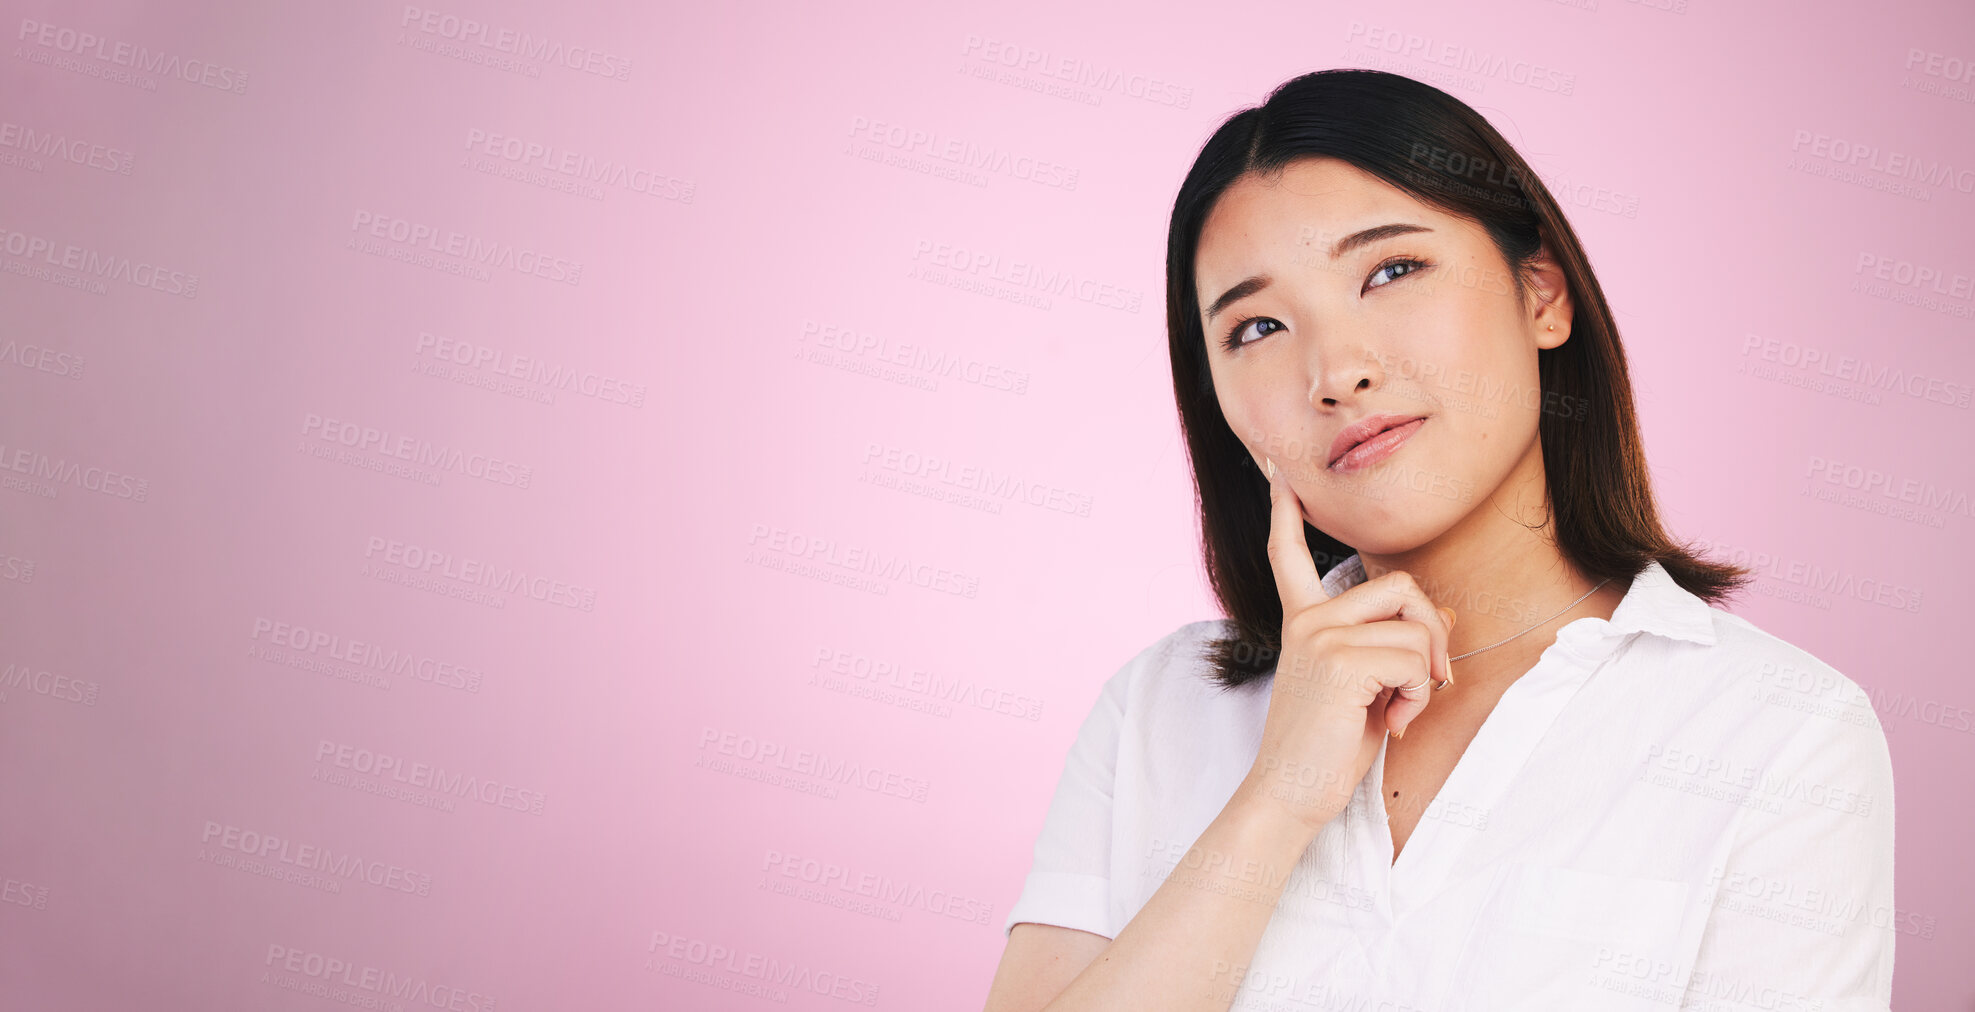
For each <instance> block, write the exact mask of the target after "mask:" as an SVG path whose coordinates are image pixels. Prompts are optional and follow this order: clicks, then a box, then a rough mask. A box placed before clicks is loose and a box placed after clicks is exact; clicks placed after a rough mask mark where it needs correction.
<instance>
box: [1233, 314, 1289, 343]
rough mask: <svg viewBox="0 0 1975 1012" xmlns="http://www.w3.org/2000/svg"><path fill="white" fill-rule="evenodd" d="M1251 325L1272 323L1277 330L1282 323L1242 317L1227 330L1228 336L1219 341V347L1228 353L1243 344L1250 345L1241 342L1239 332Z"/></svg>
mask: <svg viewBox="0 0 1975 1012" xmlns="http://www.w3.org/2000/svg"><path fill="white" fill-rule="evenodd" d="M1251 323H1273V324H1275V325H1276V327H1278V328H1280V327H1281V326H1282V321H1280V320H1275V319H1271V318H1270V317H1267V316H1245V317H1242V318H1241V319H1239V320H1236V321H1234V326H1232V327H1229V328H1228V336H1227V337H1225V338H1222V339H1221V347H1223V348H1226V349H1227V350H1229V351H1233V350H1235V349H1236V348H1239V347H1241V346H1242V345H1244V344H1248V343H1250V342H1248V341H1243V340H1242V339H1241V332H1242V331H1243V330H1246V329H1248V325H1249V324H1251Z"/></svg>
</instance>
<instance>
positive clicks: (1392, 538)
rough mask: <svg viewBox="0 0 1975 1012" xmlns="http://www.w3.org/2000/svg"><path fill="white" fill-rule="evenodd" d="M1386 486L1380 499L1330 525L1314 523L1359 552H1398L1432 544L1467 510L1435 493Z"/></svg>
mask: <svg viewBox="0 0 1975 1012" xmlns="http://www.w3.org/2000/svg"><path fill="white" fill-rule="evenodd" d="M1388 490H1389V491H1388V494H1387V496H1386V498H1385V499H1384V500H1382V501H1375V502H1369V503H1366V504H1364V505H1363V506H1362V507H1361V508H1359V509H1356V510H1354V511H1352V512H1351V513H1350V514H1349V515H1346V516H1342V517H1339V519H1338V520H1337V522H1336V523H1334V524H1331V525H1329V526H1325V525H1322V524H1317V525H1315V526H1316V527H1317V529H1319V530H1321V531H1324V532H1325V533H1327V534H1329V535H1330V536H1331V537H1334V538H1336V539H1337V540H1339V541H1342V542H1344V543H1345V544H1347V545H1350V546H1351V547H1352V548H1354V549H1356V550H1358V551H1360V552H1370V553H1372V554H1373V555H1398V554H1400V553H1402V552H1410V551H1412V550H1413V549H1415V548H1418V547H1420V546H1421V545H1426V544H1431V543H1432V542H1433V541H1434V539H1436V538H1438V537H1440V536H1441V535H1442V534H1445V533H1447V532H1448V531H1449V530H1451V529H1453V527H1454V525H1455V524H1457V523H1459V522H1460V521H1461V518H1462V517H1463V516H1465V515H1466V514H1467V512H1468V507H1467V506H1466V505H1465V504H1462V503H1458V502H1450V501H1448V500H1447V499H1443V498H1440V497H1437V496H1431V495H1422V494H1419V493H1415V492H1407V491H1403V490H1400V489H1397V488H1391V487H1389V486H1388ZM1333 515H1335V514H1333Z"/></svg>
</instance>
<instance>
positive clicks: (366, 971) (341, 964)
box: [261, 944, 495, 1012]
mask: <svg viewBox="0 0 1975 1012" xmlns="http://www.w3.org/2000/svg"><path fill="white" fill-rule="evenodd" d="M263 965H265V966H266V967H267V969H266V970H263V971H262V972H261V982H262V983H265V984H274V985H276V986H279V987H290V988H292V989H294V990H300V991H311V992H317V990H318V989H317V988H311V987H298V986H295V985H296V983H297V982H291V981H287V980H278V979H275V977H274V973H277V972H285V973H291V974H298V975H300V976H301V977H304V978H308V979H309V980H311V981H314V982H318V983H319V984H321V985H325V986H327V987H331V988H342V989H347V991H360V992H363V993H364V994H363V996H361V997H359V996H357V995H354V994H348V993H347V991H346V992H345V993H338V994H320V993H319V992H318V996H320V997H327V998H331V999H332V1000H336V1001H341V1002H344V1003H346V1004H350V1005H356V1006H358V1007H375V1004H374V1003H375V1002H376V1001H377V998H376V997H374V996H377V995H382V996H384V997H386V998H390V999H393V1000H396V1001H401V1002H405V1003H408V1004H411V1005H430V1006H432V1007H433V1008H440V1009H447V1010H448V1012H494V1009H495V1001H494V999H493V998H492V997H490V996H488V995H484V994H481V993H480V992H478V991H474V990H471V989H469V988H464V987H454V986H450V985H447V984H435V983H432V982H431V981H429V980H426V979H425V978H424V977H407V976H404V975H402V974H397V973H392V972H390V971H388V970H381V969H379V968H377V967H375V966H367V965H364V964H361V963H356V962H352V961H350V960H347V959H340V958H338V957H336V956H331V955H327V954H324V953H320V952H314V951H311V950H308V949H298V948H291V947H289V946H285V945H280V944H270V945H269V946H268V947H267V958H266V959H265V960H263ZM353 999H354V1000H353Z"/></svg>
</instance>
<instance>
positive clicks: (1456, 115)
mask: <svg viewBox="0 0 1975 1012" xmlns="http://www.w3.org/2000/svg"><path fill="white" fill-rule="evenodd" d="M1313 156H1314V157H1331V158H1337V159H1340V160H1342V161H1344V162H1348V163H1349V164H1351V165H1355V166H1357V167H1358V168H1359V169H1362V170H1364V171H1365V172H1367V173H1370V174H1371V175H1373V176H1376V177H1378V178H1380V179H1382V180H1384V181H1386V182H1388V183H1390V184H1392V185H1393V186H1395V187H1398V188H1400V189H1401V190H1404V191H1405V192H1407V193H1409V194H1411V195H1412V196H1413V197H1414V198H1416V199H1418V200H1419V201H1420V202H1421V203H1424V204H1427V205H1429V206H1432V207H1436V208H1439V209H1441V210H1443V211H1446V212H1447V213H1449V214H1453V215H1456V216H1458V217H1462V218H1466V219H1468V220H1471V221H1474V222H1476V223H1478V224H1479V225H1480V226H1481V227H1482V228H1483V229H1484V230H1486V231H1487V233H1488V235H1489V238H1490V239H1491V240H1492V241H1493V242H1494V244H1495V248H1496V249H1497V250H1498V251H1499V252H1500V253H1501V255H1502V259H1503V260H1504V262H1505V263H1506V264H1507V265H1508V267H1509V274H1510V277H1511V278H1512V279H1513V280H1514V286H1515V291H1516V294H1517V296H1518V297H1519V298H1521V297H1523V296H1524V295H1525V293H1526V292H1527V290H1528V286H1529V282H1530V280H1531V279H1532V273H1531V268H1532V265H1533V264H1534V262H1535V258H1536V257H1537V255H1538V253H1539V251H1540V250H1541V249H1542V248H1543V247H1544V246H1546V245H1547V246H1548V249H1549V253H1550V255H1551V257H1552V258H1554V260H1555V261H1556V263H1557V264H1558V265H1559V266H1560V267H1561V268H1562V270H1563V273H1564V276H1565V277H1566V278H1567V279H1568V282H1569V285H1570V293H1571V297H1572V302H1573V307H1574V312H1573V314H1572V319H1571V332H1570V338H1569V340H1566V341H1565V342H1564V343H1563V344H1561V345H1559V346H1558V347H1555V348H1545V349H1540V350H1538V352H1537V371H1538V376H1539V377H1540V383H1541V387H1542V390H1541V393H1542V396H1543V398H1544V401H1543V403H1544V404H1546V405H1547V404H1562V405H1571V406H1573V410H1571V411H1551V410H1545V411H1543V412H1542V415H1541V419H1540V421H1539V422H1538V423H1537V435H1538V438H1539V439H1540V440H1541V443H1542V448H1543V466H1544V468H1545V470H1546V471H1547V482H1548V488H1549V505H1550V511H1551V512H1550V516H1551V521H1552V530H1553V534H1552V536H1553V537H1554V538H1555V542H1556V545H1557V548H1558V550H1559V551H1560V552H1561V553H1562V555H1563V556H1564V557H1565V558H1567V559H1569V560H1570V561H1571V563H1572V564H1574V565H1575V566H1576V567H1577V568H1578V569H1579V570H1580V571H1582V572H1583V573H1585V574H1587V575H1588V576H1590V577H1593V578H1599V577H1609V578H1611V579H1612V581H1613V582H1615V583H1619V584H1621V585H1623V584H1625V583H1626V582H1628V581H1630V580H1631V579H1632V578H1633V577H1634V576H1637V575H1638V574H1639V572H1640V571H1641V570H1643V569H1645V568H1646V566H1647V565H1649V564H1650V563H1652V562H1653V561H1655V560H1657V561H1658V562H1659V563H1660V564H1661V565H1662V566H1663V567H1665V569H1666V571H1667V574H1668V575H1670V576H1671V577H1672V578H1673V580H1674V582H1675V583H1677V584H1679V585H1680V586H1681V587H1683V588H1685V589H1686V590H1687V591H1689V592H1690V593H1692V594H1694V595H1695V596H1697V597H1700V598H1702V599H1703V600H1706V601H1708V602H1710V603H1717V602H1720V601H1722V600H1724V599H1726V598H1727V597H1728V596H1729V595H1731V594H1733V593H1734V592H1735V591H1736V590H1738V589H1740V587H1741V586H1742V585H1743V584H1744V583H1746V582H1747V581H1748V580H1749V578H1750V577H1749V573H1748V571H1747V570H1746V569H1744V568H1742V567H1740V566H1734V565H1729V564H1726V563H1720V562H1713V561H1709V560H1707V559H1704V558H1702V557H1701V556H1700V555H1699V554H1698V553H1697V552H1695V551H1694V550H1692V549H1690V548H1689V547H1687V546H1686V545H1683V544H1677V543H1675V542H1674V541H1673V539H1672V538H1670V537H1669V536H1668V535H1667V533H1666V530H1665V529H1664V528H1663V526H1662V525H1661V522H1660V515H1659V509H1658V505H1657V503H1656V502H1655V499H1654V496H1653V489H1652V482H1651V477H1650V475H1649V474H1648V472H1647V469H1646V456H1645V451H1644V448H1643V445H1642V443H1641V441H1640V438H1639V426H1638V419H1637V416H1636V415H1635V413H1634V411H1633V405H1632V381H1631V378H1630V376H1629V375H1628V373H1627V371H1626V366H1625V352H1624V349H1623V348H1622V347H1620V345H1619V339H1618V325H1617V323H1616V321H1614V320H1613V319H1612V313H1611V307H1610V306H1609V305H1607V304H1606V302H1605V293H1604V291H1603V289H1601V288H1600V287H1599V286H1598V279H1597V276H1596V275H1595V274H1593V273H1592V271H1591V264H1590V261H1589V260H1588V259H1587V258H1586V257H1585V255H1584V249H1583V247H1582V246H1581V245H1580V244H1579V243H1578V241H1577V234H1576V233H1575V232H1573V231H1572V230H1571V227H1570V223H1569V222H1568V221H1566V220H1565V219H1564V215H1563V211H1562V210H1561V209H1560V208H1559V207H1558V206H1557V202H1556V200H1555V199H1554V198H1552V197H1551V196H1550V191H1549V190H1548V189H1547V188H1545V187H1544V185H1543V183H1542V181H1541V180H1539V179H1538V178H1537V177H1536V174H1535V173H1534V172H1533V171H1531V170H1530V168H1529V165H1528V163H1526V162H1524V161H1523V159H1522V156H1521V155H1519V154H1517V153H1516V151H1515V149H1514V148H1512V147H1510V146H1509V143H1508V142H1507V141H1506V140H1504V139H1503V138H1502V135H1501V134H1499V133H1497V132H1496V130H1495V128H1494V127H1492V126H1490V125H1489V123H1488V121H1487V120H1486V119H1483V118H1482V117H1481V115H1480V114H1479V113H1477V112H1475V111H1474V110H1473V109H1471V108H1469V107H1468V106H1467V105H1466V104H1465V103H1463V102H1461V101H1460V100H1459V99H1456V98H1454V97H1453V96H1452V95H1449V94H1447V93H1446V92H1444V91H1441V90H1440V89H1438V88H1435V87H1433V86H1431V85H1428V84H1424V83H1422V82H1419V81H1415V80H1413V79H1411V78H1408V77H1403V76H1401V75H1398V74H1389V73H1385V72H1383V71H1376V70H1323V71H1317V72H1315V73H1310V74H1304V75H1303V76H1301V77H1297V78H1293V79H1291V80H1289V81H1286V82H1284V83H1283V84H1282V85H1281V86H1279V87H1277V88H1276V89H1275V91H1273V92H1271V93H1270V95H1269V97H1268V99H1267V100H1266V101H1264V102H1263V103H1262V104H1261V105H1260V106H1257V107H1254V108H1250V109H1244V110H1242V111H1240V112H1238V113H1235V114H1234V115H1233V116H1231V117H1229V118H1228V120H1227V121H1226V122H1225V123H1223V124H1221V126H1220V127H1219V128H1218V129H1217V130H1215V131H1214V134H1213V136H1212V137H1210V138H1208V140H1207V143H1206V145H1205V146H1204V147H1202V148H1201V150H1200V156H1199V157H1198V158H1197V159H1196V160H1195V161H1194V163H1193V168H1192V169H1191V170H1189V171H1188V172H1187V174H1186V180H1185V182H1184V183H1182V184H1181V185H1180V189H1179V194H1178V196H1177V197H1176V198H1175V199H1174V201H1173V217H1172V222H1171V225H1170V226H1169V228H1168V230H1167V235H1166V333H1167V344H1168V350H1169V351H1170V353H1171V355H1172V366H1173V397H1174V400H1175V401H1176V402H1177V403H1178V405H1179V414H1180V425H1181V429H1182V430H1183V432H1184V433H1185V436H1186V448H1187V455H1188V457H1189V458H1190V460H1191V462H1192V466H1193V482H1194V493H1195V501H1196V504H1197V506H1198V508H1199V513H1200V530H1201V551H1202V555H1203V557H1204V561H1205V563H1206V570H1207V576H1208V581H1209V584H1210V585H1211V586H1212V588H1213V591H1214V595H1215V597H1216V598H1217V599H1218V600H1219V602H1220V604H1221V607H1222V608H1223V610H1225V611H1226V612H1227V615H1228V617H1229V618H1230V619H1231V620H1232V624H1231V632H1230V634H1229V635H1227V636H1225V637H1220V638H1217V639H1215V640H1214V641H1213V642H1212V643H1211V644H1210V645H1209V647H1208V660H1209V663H1210V665H1211V666H1212V669H1213V670H1212V677H1213V679H1214V680H1215V681H1216V682H1218V683H1219V684H1221V685H1222V686H1224V687H1226V688H1233V687H1234V686H1237V685H1241V684H1243V683H1244V682H1247V681H1249V680H1251V679H1254V678H1258V677H1260V676H1262V675H1265V674H1268V673H1270V672H1271V671H1273V670H1274V668H1275V658H1276V655H1277V653H1278V652H1279V651H1280V649H1281V642H1280V640H1281V634H1282V619H1283V615H1282V601H1281V599H1280V598H1279V597H1278V596H1277V592H1276V586H1275V577H1274V574H1273V573H1272V571H1271V570H1270V567H1269V560H1268V551H1267V545H1268V533H1269V496H1268V478H1267V477H1266V476H1265V475H1263V474H1262V473H1261V471H1259V470H1258V469H1257V468H1256V467H1255V464H1254V461H1253V459H1252V458H1250V456H1249V454H1248V451H1247V449H1246V447H1244V446H1243V444H1242V442H1241V440H1240V439H1239V438H1238V437H1237V436H1236V434H1235V432H1234V430H1233V429H1232V427H1230V426H1229V425H1228V422H1227V418H1226V417H1225V416H1223V415H1222V414H1221V408H1220V400H1219V398H1218V397H1217V396H1216V395H1215V393H1214V382H1213V376H1212V373H1211V372H1210V371H1209V369H1208V365H1207V343H1206V342H1207V337H1206V333H1205V331H1204V330H1203V329H1202V327H1201V323H1200V303H1199V297H1198V295H1197V294H1196V293H1195V291H1194V277H1193V269H1194V254H1195V250H1196V247H1197V246H1198V244H1199V240H1200V230H1201V227H1202V226H1203V224H1204V223H1205V222H1206V219H1207V215H1208V213H1209V212H1210V211H1211V210H1212V209H1213V206H1214V203H1215V201H1216V200H1218V199H1219V198H1220V196H1221V194H1222V193H1223V192H1225V191H1226V190H1227V188H1228V187H1229V186H1231V185H1232V184H1233V183H1234V182H1235V181H1236V180H1237V179H1240V178H1241V177H1242V176H1243V175H1244V174H1247V173H1251V172H1252V173H1258V174H1261V175H1264V176H1268V175H1272V174H1275V173H1279V172H1280V171H1281V170H1282V169H1283V168H1284V167H1285V166H1286V165H1288V163H1289V162H1290V161H1292V160H1294V159H1298V158H1305V157H1313ZM1303 536H1304V538H1305V539H1306V540H1307V541H1308V542H1309V545H1310V553H1311V555H1312V556H1313V557H1314V558H1315V560H1316V563H1317V566H1318V568H1319V569H1320V570H1324V571H1328V570H1329V569H1330V568H1331V567H1332V566H1335V565H1336V564H1337V563H1339V562H1342V561H1343V560H1344V559H1346V558H1348V557H1349V556H1350V555H1352V554H1353V552H1354V549H1352V548H1351V546H1349V545H1346V544H1344V543H1343V542H1341V541H1339V540H1337V539H1336V538H1333V537H1331V536H1330V535H1329V534H1326V533H1324V532H1323V531H1321V530H1318V529H1317V528H1316V527H1315V526H1313V525H1311V524H1310V523H1309V522H1308V521H1305V522H1304V524H1303Z"/></svg>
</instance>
